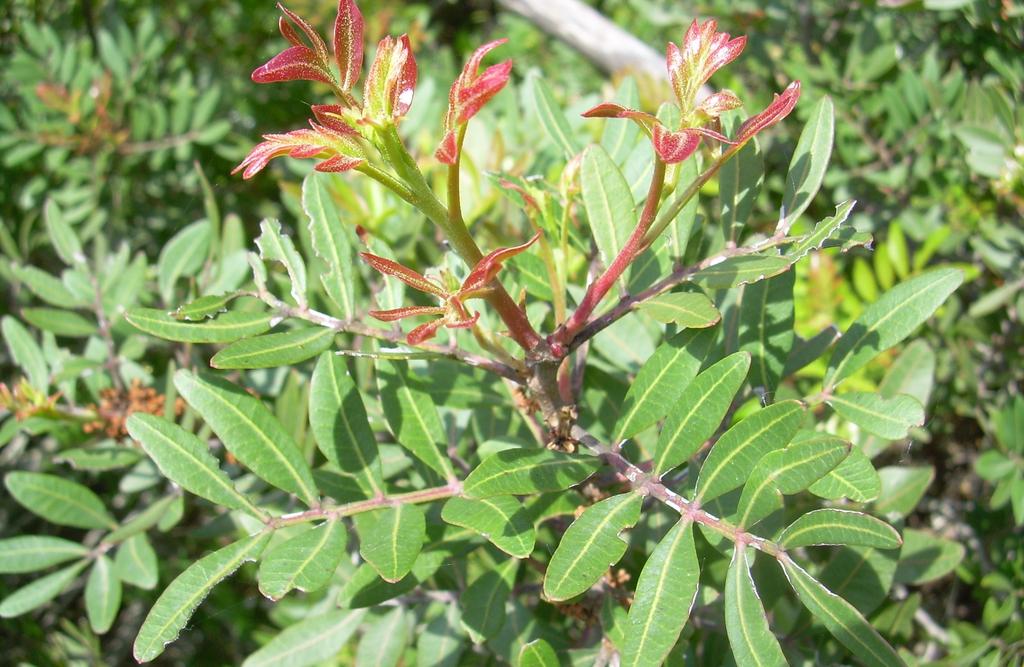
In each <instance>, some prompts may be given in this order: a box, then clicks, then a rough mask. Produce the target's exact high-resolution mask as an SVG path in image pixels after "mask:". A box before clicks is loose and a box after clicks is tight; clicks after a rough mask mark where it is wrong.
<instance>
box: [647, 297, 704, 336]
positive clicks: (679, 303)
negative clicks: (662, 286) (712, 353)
mask: <svg viewBox="0 0 1024 667" xmlns="http://www.w3.org/2000/svg"><path fill="white" fill-rule="evenodd" d="M639 311H640V312H641V313H645V314H647V315H650V316H651V317H653V318H654V319H656V320H658V321H659V322H664V323H666V324H669V323H671V324H675V325H676V326H677V327H679V328H680V329H703V328H704V327H710V326H712V325H714V324H717V323H718V321H719V320H721V319H722V314H721V313H719V312H718V309H717V308H715V304H713V303H712V302H711V299H709V298H708V297H707V296H705V295H704V294H703V293H701V292H672V293H670V294H662V295H660V296H656V297H654V298H653V299H648V300H646V301H643V302H641V304H640V306H639Z"/></svg>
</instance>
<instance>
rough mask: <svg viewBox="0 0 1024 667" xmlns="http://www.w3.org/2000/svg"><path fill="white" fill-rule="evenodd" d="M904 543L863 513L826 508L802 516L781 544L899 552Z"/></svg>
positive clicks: (882, 525)
mask: <svg viewBox="0 0 1024 667" xmlns="http://www.w3.org/2000/svg"><path fill="white" fill-rule="evenodd" d="M902 543H903V540H902V539H901V538H900V534H899V533H897V532H896V529H895V528H893V527H892V526H890V525H889V524H887V523H885V522H884V521H882V520H880V519H876V518H875V517H873V516H871V515H869V514H862V513H861V512H852V511H850V510H841V509H834V508H826V509H819V510H813V511H811V512H808V513H807V514H804V515H802V516H800V518H798V519H797V520H796V521H794V522H793V523H791V524H789V526H788V527H787V528H786V529H785V530H784V531H782V535H780V536H779V544H781V545H782V546H783V547H784V548H786V549H795V548H797V547H812V546H821V545H835V544H846V545H849V546H862V547H875V548H877V549H896V548H897V547H899V546H900V544H902Z"/></svg>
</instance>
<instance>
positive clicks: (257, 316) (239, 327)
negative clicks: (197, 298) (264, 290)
mask: <svg viewBox="0 0 1024 667" xmlns="http://www.w3.org/2000/svg"><path fill="white" fill-rule="evenodd" d="M273 318H274V316H273V314H271V313H250V312H241V311H235V312H230V313H224V314H223V315H218V316H217V317H215V318H212V319H208V320H204V321H202V322H182V321H180V320H177V319H175V318H174V317H172V316H171V315H168V314H167V313H166V312H164V311H162V310H157V309H155V308H130V309H129V310H128V312H126V313H125V319H127V320H128V321H129V322H131V323H132V325H134V326H135V328H136V329H138V330H140V331H142V332H144V333H148V334H149V335H151V336H156V337H157V338H163V339H165V340H173V341H176V342H179V343H230V342H232V341H235V340H238V339H239V338H246V337H248V336H257V335H259V334H261V333H263V332H264V331H268V330H269V329H270V323H271V321H272V320H273Z"/></svg>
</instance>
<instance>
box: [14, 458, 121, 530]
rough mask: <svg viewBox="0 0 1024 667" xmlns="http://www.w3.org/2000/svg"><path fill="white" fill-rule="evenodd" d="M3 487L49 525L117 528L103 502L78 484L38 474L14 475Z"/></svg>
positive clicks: (16, 472)
mask: <svg viewBox="0 0 1024 667" xmlns="http://www.w3.org/2000/svg"><path fill="white" fill-rule="evenodd" d="M4 486H6V487H7V490H8V491H10V493H11V495H12V496H13V497H14V499H15V500H16V501H18V503H19V504H20V505H21V506H22V507H24V508H25V509H27V510H28V511H29V512H32V513H33V514H35V515H37V516H41V517H43V518H44V519H46V520H47V521H49V522H50V523H55V524H57V525H59V526H72V527H74V528H108V529H109V528H116V527H117V522H116V521H114V517H112V516H110V513H109V512H107V508H106V507H104V506H103V501H102V500H100V499H99V496H97V495H96V494H95V493H93V492H92V491H91V490H89V489H88V488H86V487H84V486H82V485H81V484H79V483H78V482H72V481H71V480H69V479H64V478H63V477H58V476H56V475H47V474H45V473H39V472H26V471H20V470H18V471H14V472H9V473H7V476H6V477H4Z"/></svg>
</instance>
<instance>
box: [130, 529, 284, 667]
mask: <svg viewBox="0 0 1024 667" xmlns="http://www.w3.org/2000/svg"><path fill="white" fill-rule="evenodd" d="M270 535H271V533H258V534H256V535H253V536H251V537H247V538H245V539H242V540H238V541H237V542H234V543H232V544H229V545H228V546H226V547H223V548H221V549H218V550H217V551H214V552H213V553H211V554H207V555H206V556H203V557H202V558H200V559H199V560H197V561H196V562H194V563H192V564H191V565H189V566H188V567H187V568H186V569H185V571H184V572H182V573H181V574H179V575H178V576H177V577H175V579H174V581H172V582H171V583H170V585H168V586H167V588H166V589H164V592H163V593H161V594H160V597H159V598H157V601H156V603H154V604H153V607H152V608H151V609H150V610H149V614H147V615H146V620H145V621H143V623H142V627H141V628H140V629H139V634H138V636H137V637H136V638H135V645H134V647H133V651H132V653H133V655H134V656H135V660H136V661H138V662H149V661H150V660H152V659H154V658H156V657H157V656H158V655H160V654H161V653H163V652H164V647H165V646H166V645H167V644H169V643H171V642H172V641H174V640H175V639H177V637H178V633H180V632H181V630H182V628H184V627H185V625H186V624H187V623H188V621H189V619H190V618H192V614H193V613H194V612H195V610H196V607H198V606H199V603H201V602H202V601H203V599H204V598H205V597H206V596H207V595H209V593H210V591H211V590H213V587H214V586H216V585H217V584H218V583H220V582H221V581H223V580H224V579H225V578H226V577H228V576H230V575H231V574H232V573H234V571H235V570H237V569H238V568H239V567H241V565H242V563H244V562H246V561H251V560H256V559H257V558H259V555H260V553H261V552H262V551H263V548H264V547H265V546H266V545H267V542H268V541H269V540H270Z"/></svg>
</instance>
